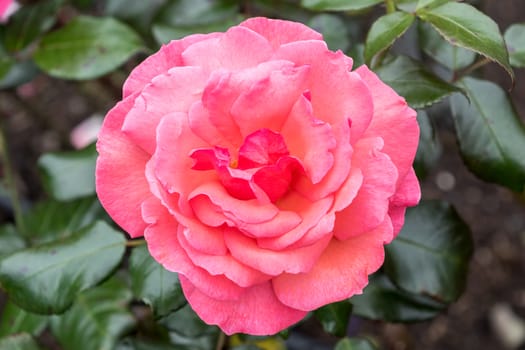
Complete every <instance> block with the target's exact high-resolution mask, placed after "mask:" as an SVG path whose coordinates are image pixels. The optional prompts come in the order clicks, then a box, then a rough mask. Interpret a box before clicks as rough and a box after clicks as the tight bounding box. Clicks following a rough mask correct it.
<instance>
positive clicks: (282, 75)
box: [231, 66, 309, 136]
mask: <svg viewBox="0 0 525 350" xmlns="http://www.w3.org/2000/svg"><path fill="white" fill-rule="evenodd" d="M308 71H309V67H307V66H303V67H284V68H283V69H280V70H276V71H273V72H271V73H270V74H269V76H267V77H265V78H264V79H262V80H258V81H254V82H253V84H252V85H251V86H250V87H249V89H247V90H245V91H242V92H241V94H240V95H239V98H238V99H237V100H236V101H235V102H234V104H233V105H232V108H231V114H232V116H233V118H234V120H235V121H236V123H237V125H239V128H240V131H241V134H242V135H243V136H247V135H249V134H251V133H253V132H255V131H257V130H259V129H262V128H267V129H270V130H274V131H278V130H280V129H281V127H282V125H283V124H284V122H285V121H286V119H287V116H288V114H289V113H290V111H291V109H292V107H293V106H294V104H295V102H296V101H297V99H298V98H299V97H300V96H301V95H302V93H303V92H304V91H305V89H306V82H307V79H308ZM269 101H271V103H269Z"/></svg>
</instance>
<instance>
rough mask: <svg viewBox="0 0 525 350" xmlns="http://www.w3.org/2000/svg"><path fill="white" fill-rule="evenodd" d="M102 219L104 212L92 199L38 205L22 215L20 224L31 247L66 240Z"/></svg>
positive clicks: (104, 215)
mask: <svg viewBox="0 0 525 350" xmlns="http://www.w3.org/2000/svg"><path fill="white" fill-rule="evenodd" d="M105 217H106V213H105V211H104V209H103V208H102V206H101V205H100V202H99V201H98V200H97V199H96V197H94V196H93V197H84V198H81V199H77V200H74V201H68V202H59V201H55V200H47V201H43V202H40V203H38V204H37V205H36V206H35V207H33V208H32V209H31V211H29V212H28V213H27V214H26V215H25V216H24V223H25V224H26V230H27V232H28V234H29V235H28V237H27V238H28V239H29V240H30V241H31V242H32V243H33V244H42V243H47V242H50V241H55V240H57V239H64V238H66V237H69V236H71V235H72V234H73V233H75V232H76V231H78V230H79V229H81V228H83V227H85V226H87V225H90V224H91V223H93V222H94V221H95V220H97V219H103V218H105Z"/></svg>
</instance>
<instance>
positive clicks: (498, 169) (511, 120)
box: [450, 78, 525, 192]
mask: <svg viewBox="0 0 525 350" xmlns="http://www.w3.org/2000/svg"><path fill="white" fill-rule="evenodd" d="M459 85H460V86H461V87H463V88H464V89H465V91H466V92H467V93H468V96H469V99H470V103H469V101H468V100H467V99H466V98H465V97H464V96H459V95H454V96H452V98H451V100H450V103H451V108H452V116H453V117H454V123H455V125H456V132H457V135H458V142H459V147H460V151H461V154H462V156H463V159H464V160H465V163H466V164H467V166H468V167H469V169H470V170H471V171H472V172H473V173H474V174H476V175H477V176H478V177H480V178H482V179H484V180H486V181H490V182H495V183H498V184H500V185H503V186H506V187H508V188H510V189H512V190H513V191H516V192H522V191H523V190H524V189H525V157H524V156H523V152H524V150H525V126H524V125H523V123H522V122H521V121H520V119H519V117H518V115H517V113H516V111H515V109H514V106H513V105H512V103H511V101H510V99H509V96H508V95H507V93H505V92H504V91H503V90H502V89H501V88H500V87H499V86H498V85H496V84H494V83H491V82H488V81H483V80H478V79H474V78H465V79H463V80H462V81H461V82H460V83H459Z"/></svg>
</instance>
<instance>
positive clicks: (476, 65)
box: [452, 57, 491, 81]
mask: <svg viewBox="0 0 525 350" xmlns="http://www.w3.org/2000/svg"><path fill="white" fill-rule="evenodd" d="M490 62H491V61H490V59H488V58H487V57H483V58H482V59H480V60H478V61H476V62H474V63H472V64H471V65H470V66H468V67H467V68H465V69H464V70H462V71H461V72H459V73H458V74H457V75H456V76H455V77H454V78H453V79H452V81H458V80H460V79H461V78H463V77H464V76H465V75H469V74H470V73H472V72H474V71H475V70H477V69H479V68H481V67H483V66H484V65H486V64H487V63H490Z"/></svg>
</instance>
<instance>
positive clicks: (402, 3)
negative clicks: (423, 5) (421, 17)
mask: <svg viewBox="0 0 525 350" xmlns="http://www.w3.org/2000/svg"><path fill="white" fill-rule="evenodd" d="M395 3H396V7H397V8H398V9H399V10H402V11H405V12H410V13H413V12H415V11H416V7H417V4H418V0H396V1H395Z"/></svg>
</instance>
